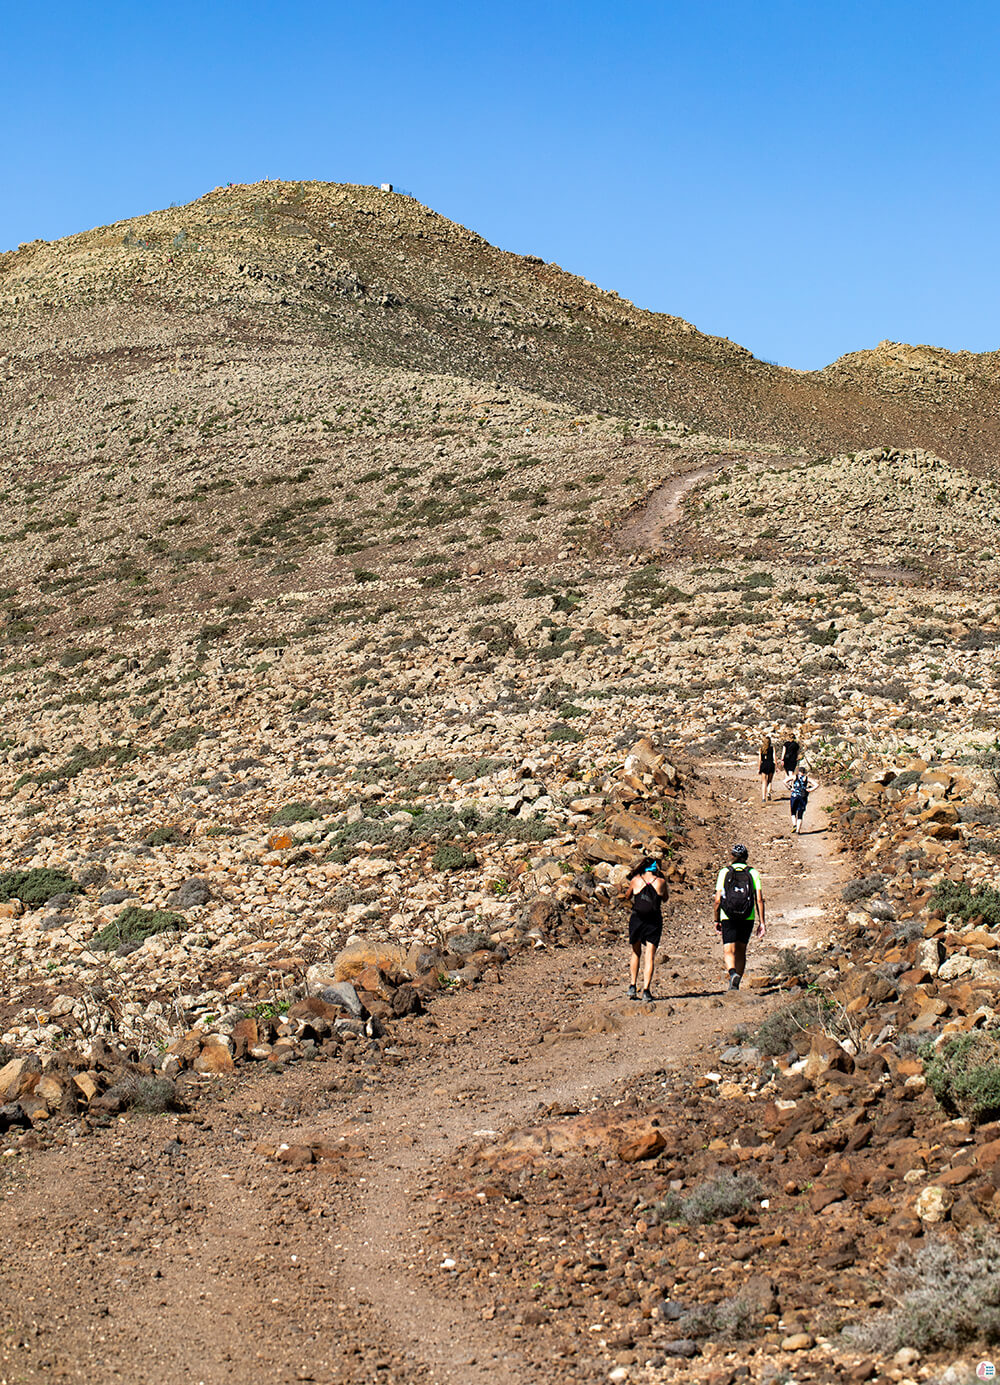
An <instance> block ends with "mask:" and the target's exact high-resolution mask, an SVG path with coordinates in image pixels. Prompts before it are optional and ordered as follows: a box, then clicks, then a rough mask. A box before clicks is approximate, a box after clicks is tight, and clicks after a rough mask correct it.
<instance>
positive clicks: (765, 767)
mask: <svg viewBox="0 0 1000 1385" xmlns="http://www.w3.org/2000/svg"><path fill="white" fill-rule="evenodd" d="M757 773H758V774H759V775H760V801H761V803H766V802H767V800H768V799H769V798H770V797H771V780H772V779H773V778H774V746H773V745H772V744H771V737H770V736H765V737H764V740H763V742H762V743H761V747H760V760H759V762H758V764H757Z"/></svg>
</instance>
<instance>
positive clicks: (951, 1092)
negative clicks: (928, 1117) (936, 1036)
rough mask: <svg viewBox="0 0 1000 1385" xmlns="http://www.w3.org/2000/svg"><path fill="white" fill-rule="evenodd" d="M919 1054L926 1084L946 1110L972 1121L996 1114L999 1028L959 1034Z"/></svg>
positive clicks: (999, 1110)
mask: <svg viewBox="0 0 1000 1385" xmlns="http://www.w3.org/2000/svg"><path fill="white" fill-rule="evenodd" d="M921 1054H922V1056H923V1058H924V1075H925V1076H926V1078H927V1085H928V1086H929V1087H930V1089H931V1091H932V1092H933V1093H934V1095H935V1096H936V1097H937V1099H938V1101H939V1102H940V1103H941V1105H942V1106H943V1107H944V1108H945V1109H946V1110H948V1111H956V1112H957V1113H958V1114H959V1115H960V1116H965V1117H966V1118H967V1119H968V1120H971V1121H972V1122H973V1123H975V1124H978V1123H980V1122H981V1121H984V1120H993V1119H995V1118H996V1117H997V1116H1000V1030H998V1029H984V1030H978V1031H976V1032H974V1033H971V1034H961V1035H959V1036H958V1037H956V1038H954V1039H946V1040H945V1041H944V1043H943V1044H942V1045H941V1046H940V1048H937V1049H934V1048H932V1047H931V1046H930V1045H928V1046H927V1047H926V1048H924V1049H922V1050H921Z"/></svg>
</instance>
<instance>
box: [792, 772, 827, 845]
mask: <svg viewBox="0 0 1000 1385" xmlns="http://www.w3.org/2000/svg"><path fill="white" fill-rule="evenodd" d="M785 783H786V784H787V785H788V791H789V795H790V797H789V803H790V804H791V809H792V831H793V832H801V831H802V819H803V818H804V817H805V812H806V804H807V803H808V802H809V795H810V794H811V793H812V791H813V789H818V788H819V784H817V782H816V780H815V779H810V777H809V771H808V770H807V769H806V767H805V765H800V766H799V769H798V773H796V774H786V775H785Z"/></svg>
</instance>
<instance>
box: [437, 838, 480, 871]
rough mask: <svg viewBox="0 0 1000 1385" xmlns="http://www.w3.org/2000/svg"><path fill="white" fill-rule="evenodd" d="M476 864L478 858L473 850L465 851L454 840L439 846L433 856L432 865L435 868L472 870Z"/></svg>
mask: <svg viewBox="0 0 1000 1385" xmlns="http://www.w3.org/2000/svg"><path fill="white" fill-rule="evenodd" d="M475 864H476V858H475V856H474V855H473V854H472V852H470V851H463V850H462V848H461V847H460V846H456V845H455V844H454V843H453V842H447V843H445V844H444V845H443V846H439V847H438V849H437V851H435V853H434V855H433V856H432V857H431V865H432V866H433V867H434V869H435V870H471V869H472V867H473V866H474V865H475Z"/></svg>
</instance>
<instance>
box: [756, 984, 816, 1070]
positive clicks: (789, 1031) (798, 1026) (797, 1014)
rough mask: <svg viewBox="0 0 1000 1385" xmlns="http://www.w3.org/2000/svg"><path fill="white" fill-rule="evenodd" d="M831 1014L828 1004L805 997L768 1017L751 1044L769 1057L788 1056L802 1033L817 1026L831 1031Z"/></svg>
mask: <svg viewBox="0 0 1000 1385" xmlns="http://www.w3.org/2000/svg"><path fill="white" fill-rule="evenodd" d="M831 1015H832V1006H831V1005H830V1004H829V1002H827V1001H824V1000H822V999H820V998H819V997H817V996H805V997H803V999H801V1000H795V1001H793V1002H792V1004H791V1005H783V1006H782V1008H781V1009H780V1010H775V1012H774V1014H773V1015H768V1017H767V1019H766V1020H764V1022H763V1024H761V1025H760V1027H759V1028H758V1029H757V1031H756V1033H755V1034H754V1035H753V1036H752V1038H751V1043H752V1044H753V1046H754V1048H759V1049H760V1051H761V1053H762V1054H764V1056H765V1057H766V1058H774V1057H776V1056H777V1055H778V1054H779V1053H787V1052H788V1050H789V1049H790V1048H791V1047H792V1046H793V1043H794V1040H795V1038H796V1036H797V1035H799V1034H801V1033H802V1032H803V1030H806V1029H812V1028H816V1027H820V1028H823V1029H829V1027H830V1018H831Z"/></svg>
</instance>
